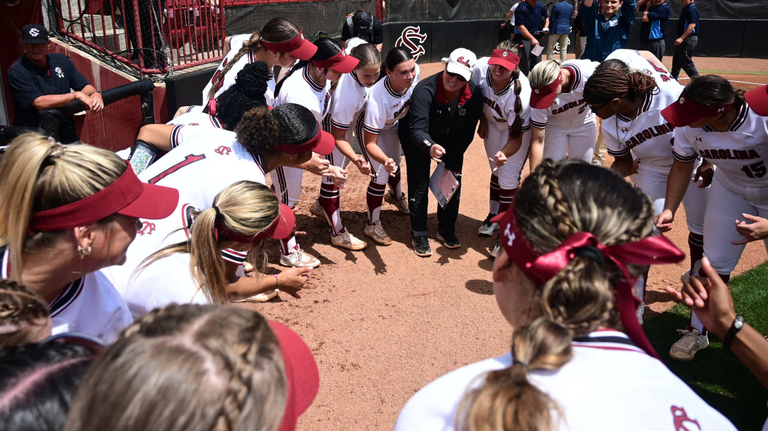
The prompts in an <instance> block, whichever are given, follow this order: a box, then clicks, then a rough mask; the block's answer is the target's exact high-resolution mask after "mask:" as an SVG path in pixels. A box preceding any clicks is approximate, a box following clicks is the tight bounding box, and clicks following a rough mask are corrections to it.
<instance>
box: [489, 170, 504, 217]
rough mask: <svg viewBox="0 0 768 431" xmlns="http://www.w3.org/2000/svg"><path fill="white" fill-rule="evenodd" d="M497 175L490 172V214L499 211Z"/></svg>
mask: <svg viewBox="0 0 768 431" xmlns="http://www.w3.org/2000/svg"><path fill="white" fill-rule="evenodd" d="M499 191H500V189H499V176H498V175H496V174H491V199H490V203H491V205H490V211H488V212H490V213H491V214H498V213H499V206H500V203H499V201H500V199H501V198H500V197H499Z"/></svg>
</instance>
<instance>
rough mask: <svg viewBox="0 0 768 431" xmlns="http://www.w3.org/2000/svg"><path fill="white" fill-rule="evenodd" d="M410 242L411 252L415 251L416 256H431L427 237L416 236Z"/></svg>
mask: <svg viewBox="0 0 768 431" xmlns="http://www.w3.org/2000/svg"><path fill="white" fill-rule="evenodd" d="M411 243H412V244H413V252H414V253H416V256H421V257H429V256H432V247H430V246H429V238H427V237H426V236H417V237H416V238H414V239H413V241H412V242H411Z"/></svg>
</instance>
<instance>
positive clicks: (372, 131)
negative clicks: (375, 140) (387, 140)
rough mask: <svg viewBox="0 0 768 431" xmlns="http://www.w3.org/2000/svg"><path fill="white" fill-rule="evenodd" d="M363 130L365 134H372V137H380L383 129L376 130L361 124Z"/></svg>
mask: <svg viewBox="0 0 768 431" xmlns="http://www.w3.org/2000/svg"><path fill="white" fill-rule="evenodd" d="M363 130H365V131H366V132H368V133H372V134H374V135H380V134H381V132H382V131H383V130H384V129H377V128H375V127H371V126H369V125H367V124H363Z"/></svg>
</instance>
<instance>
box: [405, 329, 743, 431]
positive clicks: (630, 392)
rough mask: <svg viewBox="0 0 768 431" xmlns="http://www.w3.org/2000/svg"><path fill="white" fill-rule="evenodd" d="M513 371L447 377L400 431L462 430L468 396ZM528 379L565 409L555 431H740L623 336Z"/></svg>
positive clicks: (596, 336) (613, 335)
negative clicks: (490, 376) (493, 376)
mask: <svg viewBox="0 0 768 431" xmlns="http://www.w3.org/2000/svg"><path fill="white" fill-rule="evenodd" d="M511 364H512V357H511V354H510V353H507V354H506V355H503V356H499V357H497V358H493V359H487V360H485V361H481V362H477V363H474V364H471V365H467V366H466V367H463V368H459V369H458V370H455V371H453V372H451V373H448V374H446V375H444V376H443V377H440V378H439V379H437V380H435V381H434V382H432V383H430V384H429V385H427V386H425V387H424V388H423V389H422V390H420V391H419V392H418V393H416V395H414V396H413V397H412V398H411V399H410V401H408V403H407V404H406V405H405V407H404V408H403V411H402V412H401V413H400V417H399V418H398V420H397V424H396V425H395V431H410V430H414V431H416V430H418V431H438V430H439V431H449V430H454V429H455V428H454V426H455V416H456V411H457V408H458V405H459V402H460V401H461V399H462V398H463V396H464V393H465V391H466V390H467V389H468V388H472V387H475V386H479V385H480V384H481V382H478V381H476V380H475V378H477V377H478V376H482V375H483V374H484V373H486V372H490V371H496V370H502V369H505V368H507V367H510V366H511ZM528 379H529V380H530V381H531V383H533V384H534V385H535V386H536V387H538V388H539V389H541V390H542V391H543V392H545V393H546V394H548V395H549V396H550V397H552V399H553V400H554V401H555V403H556V404H557V406H558V407H559V408H560V409H561V411H562V413H563V416H562V417H557V416H553V419H554V429H557V430H561V431H566V430H567V431H581V430H584V431H586V430H589V431H614V430H622V431H647V430H661V431H663V430H669V431H680V430H683V429H696V430H698V429H702V430H718V431H728V430H735V429H736V428H735V427H734V426H733V425H732V424H731V423H730V422H729V421H728V420H727V419H726V418H725V417H724V416H723V415H722V414H720V413H719V412H717V411H716V410H715V409H713V408H712V407H710V406H709V405H707V403H706V402H704V400H702V399H701V398H700V397H699V396H698V395H696V393H695V392H693V390H691V388H689V387H688V386H687V385H686V384H685V383H684V382H683V381H682V380H680V379H679V378H678V377H677V376H675V375H674V374H672V372H671V371H669V369H668V368H667V367H666V366H664V364H663V363H662V362H660V361H658V360H656V359H654V358H652V357H650V356H648V355H646V354H645V353H644V352H643V351H642V350H641V349H639V348H637V347H635V346H634V345H633V344H632V342H631V341H630V340H629V339H628V338H627V336H626V335H625V334H624V333H621V332H617V331H598V332H593V333H592V334H589V336H587V337H583V338H579V339H578V341H576V340H574V342H573V358H572V359H571V360H570V361H568V363H566V364H565V365H564V366H563V367H562V368H560V369H559V370H557V371H532V372H529V373H528ZM552 414H553V415H554V414H555V413H554V412H553V413H552Z"/></svg>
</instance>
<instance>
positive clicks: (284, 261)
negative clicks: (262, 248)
mask: <svg viewBox="0 0 768 431" xmlns="http://www.w3.org/2000/svg"><path fill="white" fill-rule="evenodd" d="M280 265H283V266H289V267H290V266H292V267H296V268H302V267H309V268H316V267H318V266H320V261H319V260H318V259H317V258H316V257H313V256H310V255H308V254H307V253H304V250H302V249H301V248H299V247H296V248H294V249H293V250H291V252H290V253H288V255H287V256H286V255H282V256H280Z"/></svg>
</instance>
